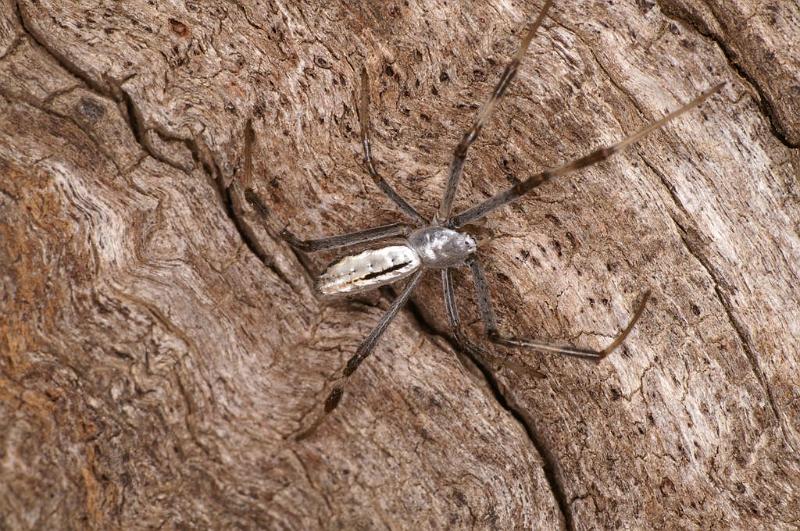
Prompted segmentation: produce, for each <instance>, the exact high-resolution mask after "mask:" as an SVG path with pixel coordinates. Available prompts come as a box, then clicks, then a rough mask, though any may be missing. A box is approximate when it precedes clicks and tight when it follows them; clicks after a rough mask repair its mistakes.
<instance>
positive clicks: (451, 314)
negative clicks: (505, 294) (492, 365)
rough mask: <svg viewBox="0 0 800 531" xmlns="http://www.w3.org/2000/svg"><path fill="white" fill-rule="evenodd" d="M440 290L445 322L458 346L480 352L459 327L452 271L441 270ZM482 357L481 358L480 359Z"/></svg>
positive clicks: (459, 321)
mask: <svg viewBox="0 0 800 531" xmlns="http://www.w3.org/2000/svg"><path fill="white" fill-rule="evenodd" d="M442 288H443V290H444V308H445V311H446V313H447V322H448V323H449V325H450V329H451V330H452V331H453V334H454V335H455V336H456V340H457V341H458V343H459V345H460V346H461V347H462V348H463V349H466V350H467V351H469V352H472V353H473V354H476V353H479V352H482V349H481V348H480V347H477V346H476V345H475V344H474V343H472V341H470V340H469V338H468V337H467V334H466V333H465V332H464V328H463V327H462V325H461V318H460V317H459V315H458V305H457V304H456V294H455V290H454V289H453V274H452V269H442ZM482 357H483V356H481V358H482ZM475 362H476V363H478V364H479V365H480V361H479V359H476V360H475Z"/></svg>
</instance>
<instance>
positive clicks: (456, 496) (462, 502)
mask: <svg viewBox="0 0 800 531" xmlns="http://www.w3.org/2000/svg"><path fill="white" fill-rule="evenodd" d="M453 501H455V502H456V505H458V506H459V507H465V506H466V505H467V497H466V496H464V493H463V492H461V491H460V490H458V489H455V490H454V491H453Z"/></svg>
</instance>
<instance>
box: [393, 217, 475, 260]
mask: <svg viewBox="0 0 800 531" xmlns="http://www.w3.org/2000/svg"><path fill="white" fill-rule="evenodd" d="M408 242H409V244H410V245H411V247H412V248H413V249H414V250H415V251H416V252H417V253H418V254H419V257H420V259H421V260H422V263H423V265H425V266H427V267H454V266H458V265H461V264H463V263H464V261H465V260H466V259H467V258H468V257H469V255H471V254H472V253H474V252H475V251H476V250H477V248H478V245H477V243H476V242H475V238H473V237H472V236H470V235H469V234H467V233H465V232H457V231H454V230H452V229H448V228H445V227H425V228H422V229H419V230H417V231H415V232H413V233H412V234H411V235H410V236H409V238H408Z"/></svg>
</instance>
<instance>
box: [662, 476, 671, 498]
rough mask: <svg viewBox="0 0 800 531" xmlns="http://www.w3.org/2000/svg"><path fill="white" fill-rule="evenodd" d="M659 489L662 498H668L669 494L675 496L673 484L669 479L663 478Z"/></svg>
mask: <svg viewBox="0 0 800 531" xmlns="http://www.w3.org/2000/svg"><path fill="white" fill-rule="evenodd" d="M659 489H660V490H661V494H663V495H664V496H669V495H670V494H675V483H673V482H672V480H671V479H669V478H668V477H665V478H664V479H662V480H661V485H659Z"/></svg>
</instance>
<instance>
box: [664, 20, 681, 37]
mask: <svg viewBox="0 0 800 531" xmlns="http://www.w3.org/2000/svg"><path fill="white" fill-rule="evenodd" d="M667 29H668V30H669V32H670V33H672V34H673V35H677V34H679V33H680V32H681V30H680V29H679V28H678V25H677V24H675V23H674V22H670V23H669V26H667Z"/></svg>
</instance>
